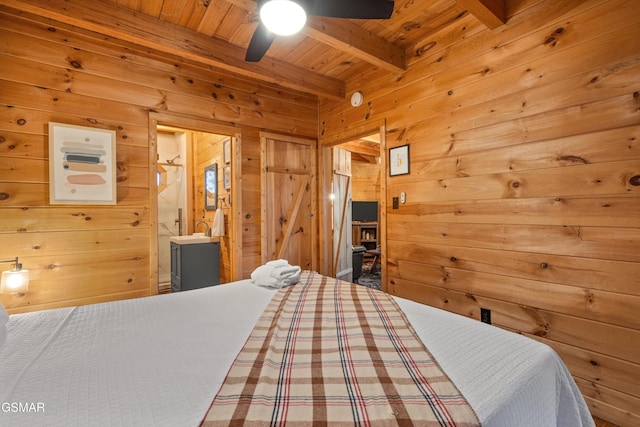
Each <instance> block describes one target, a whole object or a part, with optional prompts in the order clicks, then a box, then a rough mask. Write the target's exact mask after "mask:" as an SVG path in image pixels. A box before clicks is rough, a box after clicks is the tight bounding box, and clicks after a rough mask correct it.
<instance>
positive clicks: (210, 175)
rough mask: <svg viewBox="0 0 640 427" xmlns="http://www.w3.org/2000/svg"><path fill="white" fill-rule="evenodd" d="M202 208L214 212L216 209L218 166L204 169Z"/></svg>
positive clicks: (214, 165) (213, 165)
mask: <svg viewBox="0 0 640 427" xmlns="http://www.w3.org/2000/svg"><path fill="white" fill-rule="evenodd" d="M204 208H205V210H208V211H215V210H216V209H217V208H218V164H217V163H214V164H212V165H209V166H207V167H206V168H204Z"/></svg>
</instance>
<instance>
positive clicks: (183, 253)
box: [169, 236, 220, 292]
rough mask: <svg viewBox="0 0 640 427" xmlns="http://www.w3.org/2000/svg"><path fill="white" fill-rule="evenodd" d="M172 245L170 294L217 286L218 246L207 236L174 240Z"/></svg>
mask: <svg viewBox="0 0 640 427" xmlns="http://www.w3.org/2000/svg"><path fill="white" fill-rule="evenodd" d="M169 240H170V242H171V292H180V291H187V290H191V289H198V288H204V287H207V286H215V285H219V284H220V242H219V241H218V240H219V239H218V238H212V237H206V236H174V237H171V238H170V239H169Z"/></svg>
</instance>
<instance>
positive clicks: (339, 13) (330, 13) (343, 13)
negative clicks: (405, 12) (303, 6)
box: [308, 0, 394, 19]
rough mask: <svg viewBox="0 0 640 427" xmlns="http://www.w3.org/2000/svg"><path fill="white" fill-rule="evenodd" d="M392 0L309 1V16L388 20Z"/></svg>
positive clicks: (391, 10)
mask: <svg viewBox="0 0 640 427" xmlns="http://www.w3.org/2000/svg"><path fill="white" fill-rule="evenodd" d="M393 7H394V2H393V0H309V9H308V13H309V15H315V16H327V17H330V18H350V19H388V18H390V17H391V14H392V13H393Z"/></svg>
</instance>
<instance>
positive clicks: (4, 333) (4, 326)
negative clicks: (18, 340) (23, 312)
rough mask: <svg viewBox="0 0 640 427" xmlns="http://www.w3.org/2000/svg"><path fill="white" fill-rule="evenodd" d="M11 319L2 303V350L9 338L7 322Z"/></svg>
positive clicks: (0, 331)
mask: <svg viewBox="0 0 640 427" xmlns="http://www.w3.org/2000/svg"><path fill="white" fill-rule="evenodd" d="M8 321H9V314H8V313H7V311H6V310H5V309H4V307H3V306H2V304H0V350H2V347H4V342H5V341H6V340H7V322H8Z"/></svg>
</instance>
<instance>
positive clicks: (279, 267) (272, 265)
mask: <svg viewBox="0 0 640 427" xmlns="http://www.w3.org/2000/svg"><path fill="white" fill-rule="evenodd" d="M301 271H302V269H301V268H300V267H299V266H297V265H289V263H288V262H287V261H286V260H284V259H277V260H273V261H269V262H267V263H266V264H265V265H261V266H260V267H258V268H256V269H255V270H253V273H251V280H253V283H255V284H256V285H259V286H263V287H266V288H284V287H287V286H291V285H295V284H296V283H298V282H299V281H300V272H301Z"/></svg>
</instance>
